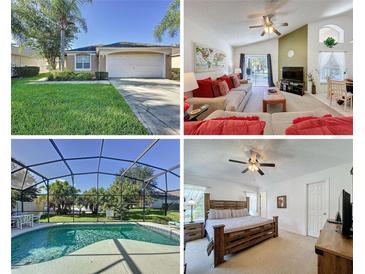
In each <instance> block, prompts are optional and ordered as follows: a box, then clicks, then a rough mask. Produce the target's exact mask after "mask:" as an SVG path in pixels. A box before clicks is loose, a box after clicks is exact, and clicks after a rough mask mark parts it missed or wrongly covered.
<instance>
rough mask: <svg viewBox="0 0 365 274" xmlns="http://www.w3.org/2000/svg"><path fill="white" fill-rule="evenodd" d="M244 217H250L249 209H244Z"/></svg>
mask: <svg viewBox="0 0 365 274" xmlns="http://www.w3.org/2000/svg"><path fill="white" fill-rule="evenodd" d="M243 216H244V217H245V216H250V214H249V213H248V209H247V208H244V209H243Z"/></svg>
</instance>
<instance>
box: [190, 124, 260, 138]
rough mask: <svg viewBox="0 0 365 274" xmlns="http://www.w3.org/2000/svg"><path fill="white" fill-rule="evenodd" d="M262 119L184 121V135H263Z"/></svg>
mask: <svg viewBox="0 0 365 274" xmlns="http://www.w3.org/2000/svg"><path fill="white" fill-rule="evenodd" d="M265 125H266V123H265V122H264V121H260V120H256V121H247V120H203V121H196V122H185V123H184V132H185V134H186V135H263V134H264V128H265Z"/></svg>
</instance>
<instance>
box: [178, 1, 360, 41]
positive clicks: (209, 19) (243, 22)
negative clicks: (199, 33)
mask: <svg viewBox="0 0 365 274" xmlns="http://www.w3.org/2000/svg"><path fill="white" fill-rule="evenodd" d="M352 7H353V4H352V0H229V1H227V0H185V4H184V9H185V15H184V16H185V18H186V19H187V20H191V21H193V22H195V24H198V25H199V26H200V27H201V28H203V29H209V30H210V32H213V33H215V34H216V35H217V39H218V38H219V39H220V40H222V41H226V42H227V43H228V44H229V45H231V46H240V45H245V44H250V43H255V42H259V41H264V40H268V39H272V38H276V37H277V36H276V35H275V34H270V36H268V35H265V36H264V37H261V36H260V33H261V32H262V29H261V28H257V29H249V26H250V25H260V24H261V23H262V16H264V15H268V14H273V15H274V17H273V20H272V21H273V22H274V24H275V23H277V24H280V23H283V22H288V23H289V26H288V27H278V30H279V31H280V32H281V33H282V34H286V33H289V32H291V31H293V30H295V29H297V28H299V27H301V26H303V25H305V24H308V23H310V22H314V21H318V20H320V19H324V18H328V17H332V16H336V15H340V14H346V15H352Z"/></svg>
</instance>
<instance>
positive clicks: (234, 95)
mask: <svg viewBox="0 0 365 274" xmlns="http://www.w3.org/2000/svg"><path fill="white" fill-rule="evenodd" d="M251 94H252V84H251V83H248V84H241V85H240V86H239V87H237V88H233V89H231V90H230V91H229V92H228V93H227V95H225V96H219V97H214V98H201V97H191V98H188V99H187V100H186V102H188V103H189V104H190V105H191V106H192V108H193V109H196V108H200V107H201V106H202V105H205V104H207V105H209V109H208V110H207V111H206V112H205V113H203V114H202V115H200V116H199V119H204V118H205V117H207V116H208V115H209V114H211V113H213V112H215V111H216V110H222V111H235V112H242V111H243V109H244V108H245V106H246V104H247V102H248V99H249V98H250V96H251Z"/></svg>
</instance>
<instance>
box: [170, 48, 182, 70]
mask: <svg viewBox="0 0 365 274" xmlns="http://www.w3.org/2000/svg"><path fill="white" fill-rule="evenodd" d="M171 68H173V69H179V68H180V46H174V47H173V48H172V54H171Z"/></svg>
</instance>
